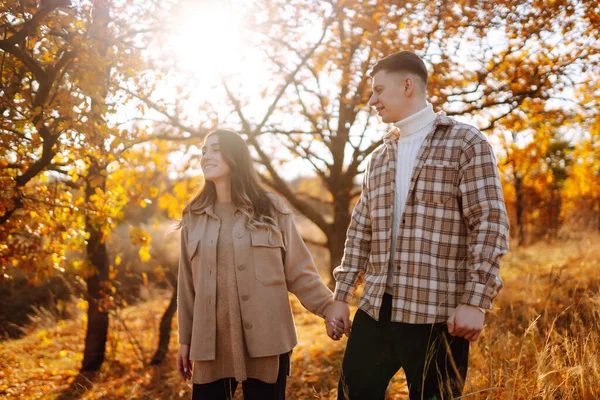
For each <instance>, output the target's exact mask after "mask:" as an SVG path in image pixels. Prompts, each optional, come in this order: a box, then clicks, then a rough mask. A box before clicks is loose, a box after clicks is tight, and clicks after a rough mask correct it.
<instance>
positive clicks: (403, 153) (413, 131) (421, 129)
mask: <svg viewBox="0 0 600 400" xmlns="http://www.w3.org/2000/svg"><path fill="white" fill-rule="evenodd" d="M435 118H436V114H435V113H434V112H433V106H432V105H431V104H428V105H427V106H426V107H425V108H423V109H422V110H421V111H419V112H417V113H415V114H413V115H411V116H409V117H407V118H404V119H403V120H400V121H398V122H396V123H395V124H394V125H396V127H397V128H398V129H399V130H400V137H399V138H398V155H397V157H396V159H397V160H398V161H397V165H396V185H395V188H396V193H395V196H394V211H393V224H392V246H391V248H390V263H389V270H388V277H387V284H386V290H385V292H386V293H389V294H393V293H394V291H393V290H394V289H393V277H394V274H393V271H394V268H393V266H394V262H395V254H396V235H397V233H398V229H399V227H400V220H401V219H402V214H403V213H404V206H405V205H406V198H407V196H408V191H409V189H410V181H411V177H412V171H413V169H414V166H415V162H416V160H417V155H418V154H419V150H420V149H421V145H422V144H423V141H424V140H425V138H426V137H427V135H428V134H429V133H430V132H431V131H432V129H433V123H434V121H435Z"/></svg>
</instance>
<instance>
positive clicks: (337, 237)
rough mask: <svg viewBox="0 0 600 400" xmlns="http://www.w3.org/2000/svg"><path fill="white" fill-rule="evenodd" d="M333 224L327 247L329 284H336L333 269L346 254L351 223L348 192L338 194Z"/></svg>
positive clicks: (334, 206)
mask: <svg viewBox="0 0 600 400" xmlns="http://www.w3.org/2000/svg"><path fill="white" fill-rule="evenodd" d="M333 211H334V214H333V225H332V228H331V231H330V232H329V234H328V235H327V249H328V250H329V279H330V280H329V286H330V287H331V288H333V287H334V286H335V279H334V278H333V269H334V268H335V267H337V266H339V265H340V263H341V261H342V257H343V256H344V244H345V243H346V232H347V230H348V226H349V225H350V199H349V196H348V193H346V194H345V195H340V196H338V197H337V198H336V199H335V200H334V203H333Z"/></svg>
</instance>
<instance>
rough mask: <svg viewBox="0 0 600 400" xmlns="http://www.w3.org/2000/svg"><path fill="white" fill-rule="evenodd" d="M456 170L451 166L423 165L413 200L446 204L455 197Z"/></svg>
mask: <svg viewBox="0 0 600 400" xmlns="http://www.w3.org/2000/svg"><path fill="white" fill-rule="evenodd" d="M457 183H458V168H457V167H456V166H454V165H451V164H425V165H423V167H421V171H420V172H419V178H418V179H417V182H416V185H415V198H416V199H417V200H418V201H422V202H426V203H437V204H447V203H449V202H451V201H452V199H454V198H455V197H456V191H457Z"/></svg>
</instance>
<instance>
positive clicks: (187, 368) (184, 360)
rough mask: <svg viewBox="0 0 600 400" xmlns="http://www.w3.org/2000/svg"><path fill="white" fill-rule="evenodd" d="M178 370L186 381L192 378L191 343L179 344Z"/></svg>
mask: <svg viewBox="0 0 600 400" xmlns="http://www.w3.org/2000/svg"><path fill="white" fill-rule="evenodd" d="M177 371H178V372H179V375H180V376H181V377H182V378H183V380H184V381H187V380H188V379H191V378H192V362H191V361H190V345H189V344H181V345H179V353H177Z"/></svg>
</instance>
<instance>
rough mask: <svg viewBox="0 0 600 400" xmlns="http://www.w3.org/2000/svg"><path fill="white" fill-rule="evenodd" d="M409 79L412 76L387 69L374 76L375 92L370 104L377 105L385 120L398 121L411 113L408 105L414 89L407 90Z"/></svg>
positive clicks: (379, 113)
mask: <svg viewBox="0 0 600 400" xmlns="http://www.w3.org/2000/svg"><path fill="white" fill-rule="evenodd" d="M407 79H410V78H408V77H407V76H406V74H403V73H401V72H388V71H385V70H381V71H379V72H377V73H376V74H375V76H374V77H373V85H372V86H373V94H372V95H371V98H370V99H369V105H370V106H373V107H375V109H376V110H377V114H378V115H379V116H380V117H381V120H382V121H383V122H385V123H388V124H389V123H393V122H397V121H400V120H401V119H404V118H406V117H407V116H408V115H410V114H409V113H410V111H409V110H408V107H407V105H408V104H409V101H410V93H411V92H412V90H410V91H407V90H406V80H407Z"/></svg>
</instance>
